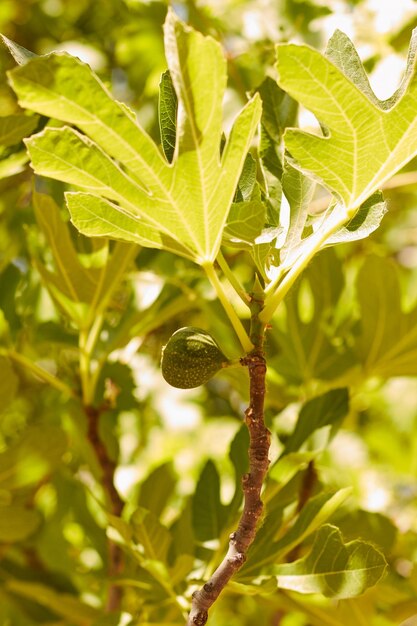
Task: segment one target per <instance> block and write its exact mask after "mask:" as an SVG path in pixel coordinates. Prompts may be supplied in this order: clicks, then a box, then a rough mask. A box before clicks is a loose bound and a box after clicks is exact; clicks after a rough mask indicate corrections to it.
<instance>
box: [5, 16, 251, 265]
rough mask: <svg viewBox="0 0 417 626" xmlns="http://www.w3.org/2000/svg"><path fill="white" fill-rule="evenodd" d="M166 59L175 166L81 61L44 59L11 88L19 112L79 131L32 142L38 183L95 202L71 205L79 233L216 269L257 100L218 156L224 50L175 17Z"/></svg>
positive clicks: (16, 73) (15, 76) (20, 71)
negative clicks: (63, 185) (69, 188)
mask: <svg viewBox="0 0 417 626" xmlns="http://www.w3.org/2000/svg"><path fill="white" fill-rule="evenodd" d="M165 49H166V55H167V61H168V68H169V72H170V76H171V78H172V84H173V85H174V88H175V92H176V96H177V98H178V115H177V123H176V127H177V128H176V145H175V151H174V158H173V162H172V164H170V163H168V162H167V161H166V159H165V158H164V157H163V155H162V154H161V153H160V151H159V150H158V147H157V146H156V144H155V143H154V142H153V141H152V140H151V138H150V137H149V136H148V135H147V134H146V133H145V131H144V130H143V129H142V128H141V127H140V126H139V125H138V123H137V122H136V120H135V119H134V116H133V114H132V112H131V111H129V110H127V107H125V106H123V105H121V104H120V103H118V102H116V101H115V100H113V98H112V97H111V95H110V94H109V92H108V91H107V89H106V88H105V87H104V86H103V85H102V83H101V82H100V81H99V79H98V78H97V77H96V76H95V75H94V74H93V73H92V72H91V70H90V68H89V67H88V66H87V65H85V64H83V63H81V62H80V61H79V60H78V59H75V58H73V57H70V56H69V55H67V54H51V55H47V56H45V57H38V58H36V59H32V60H31V61H29V62H28V63H27V64H26V65H24V66H22V67H20V68H17V69H15V70H13V71H12V72H11V73H10V81H11V84H12V86H13V88H14V90H15V91H16V93H17V95H18V98H19V102H20V104H21V106H22V107H24V108H27V109H30V110H33V111H36V112H39V113H41V114H43V115H47V116H49V117H53V118H55V119H59V120H61V121H63V122H66V123H69V124H72V125H74V126H76V127H77V128H78V129H79V130H80V131H81V133H80V132H78V131H76V130H73V129H70V128H65V127H64V128H60V129H47V130H45V131H44V132H43V133H40V134H38V135H35V136H34V137H32V138H31V139H30V140H29V141H28V142H27V145H28V150H29V153H30V156H31V159H32V165H33V167H34V169H35V171H36V172H37V173H38V174H41V175H43V176H49V177H51V178H55V179H58V180H62V181H64V182H67V183H70V184H72V185H76V186H78V187H81V188H82V189H83V190H84V191H88V192H89V193H88V194H87V195H86V194H82V195H77V196H69V198H68V204H69V207H70V210H71V212H72V219H73V221H74V223H75V224H76V225H77V227H78V228H80V230H81V232H83V233H84V234H87V235H89V236H92V235H93V236H106V237H108V236H111V237H114V238H118V239H123V240H128V241H133V242H135V243H139V244H141V245H145V246H149V247H156V248H163V249H168V250H171V251H173V252H175V253H177V254H181V255H182V256H185V257H186V258H189V259H192V260H194V261H195V262H197V263H201V264H204V263H206V262H208V263H211V262H213V261H214V260H215V258H216V256H217V253H218V250H219V247H220V243H221V237H222V231H223V227H224V225H225V222H226V218H227V214H228V212H229V208H230V205H231V203H232V200H233V197H234V194H235V190H236V187H237V184H238V181H239V176H240V173H241V171H242V168H243V165H244V161H245V157H246V154H247V151H248V149H249V146H250V143H251V141H252V138H253V135H254V133H255V130H256V126H257V123H258V121H259V118H260V113H261V105H260V99H259V97H258V96H255V97H254V98H253V99H252V100H251V101H250V102H249V103H248V104H247V106H246V107H245V108H244V109H243V111H242V112H241V113H240V115H239V116H238V118H237V120H236V122H235V124H234V126H233V128H232V131H231V133H230V136H229V139H228V141H227V142H226V145H225V148H224V150H223V152H222V155H221V156H220V144H221V137H222V100H223V95H224V90H225V87H226V63H225V59H224V57H223V54H222V51H221V47H220V45H219V44H218V43H216V42H215V41H214V40H213V39H211V38H210V37H203V36H202V35H201V34H200V33H197V32H196V31H194V30H192V29H190V28H189V27H187V26H185V25H184V24H183V23H182V22H180V20H179V19H178V18H177V17H175V15H174V13H173V12H172V11H169V12H168V17H167V20H166V23H165ZM164 103H165V104H166V98H165V100H164ZM171 104H172V103H171ZM170 106H171V105H170ZM170 114H171V115H172V114H173V113H172V106H171V112H170ZM171 130H172V129H171ZM170 137H171V140H172V132H171V135H170ZM165 139H166V137H165V136H164V139H163V141H165Z"/></svg>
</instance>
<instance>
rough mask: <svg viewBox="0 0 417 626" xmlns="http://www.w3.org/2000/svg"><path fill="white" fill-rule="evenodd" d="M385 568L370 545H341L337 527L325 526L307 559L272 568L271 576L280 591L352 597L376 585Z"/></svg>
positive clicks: (381, 558)
mask: <svg viewBox="0 0 417 626" xmlns="http://www.w3.org/2000/svg"><path fill="white" fill-rule="evenodd" d="M386 568H387V563H386V561H385V558H384V555H383V554H382V553H381V552H379V550H377V549H376V548H375V547H374V546H373V545H372V544H370V543H366V542H364V541H359V540H357V541H352V542H350V543H347V544H344V543H343V539H342V535H341V533H340V531H339V530H338V528H336V527H335V526H330V525H325V526H323V527H322V528H321V529H320V530H319V531H318V532H317V535H316V538H315V541H314V544H313V547H312V549H311V552H310V553H309V554H308V555H307V556H305V557H303V558H302V559H299V560H298V561H295V562H294V563H285V564H283V565H277V566H275V568H274V573H275V574H276V576H277V582H278V587H279V588H281V589H291V590H293V591H298V592H299V593H322V594H323V595H324V596H326V597H328V598H352V597H354V596H357V595H360V594H362V593H364V591H366V590H367V589H369V587H372V586H374V585H376V584H377V583H378V582H379V580H380V579H381V578H382V577H383V575H384V574H385V571H386Z"/></svg>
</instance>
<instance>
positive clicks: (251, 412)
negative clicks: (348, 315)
mask: <svg viewBox="0 0 417 626" xmlns="http://www.w3.org/2000/svg"><path fill="white" fill-rule="evenodd" d="M262 306H263V301H262V300H258V299H256V300H255V299H253V301H252V304H251V311H252V318H251V341H252V343H253V344H254V346H255V347H254V349H253V350H252V351H251V352H250V353H249V354H248V355H247V356H245V357H243V358H242V359H241V363H242V365H246V366H247V367H248V370H249V380H250V403H249V407H248V408H247V409H246V411H245V422H246V425H247V427H248V430H249V438H250V441H249V472H248V473H247V474H245V475H244V476H243V478H242V489H243V494H244V505H243V511H242V515H241V517H240V520H239V524H238V527H237V529H236V530H235V531H234V532H233V533H232V534H231V535H230V541H229V549H228V551H227V554H226V556H225V557H224V559H223V561H222V562H221V563H220V565H219V566H218V568H217V569H216V571H215V572H214V573H213V574H212V576H211V578H210V579H209V580H208V581H207V582H206V583H205V584H204V585H203V587H202V588H201V589H199V590H198V591H195V592H194V593H193V598H192V605H191V611H190V614H189V616H188V622H187V626H204V624H206V622H207V619H208V611H209V609H210V607H211V606H212V604H213V603H214V602H215V601H216V600H217V598H218V596H219V595H220V593H221V592H222V591H223V589H224V588H225V586H226V585H227V583H228V582H229V580H230V579H231V577H232V576H233V575H234V574H235V573H236V572H237V571H238V570H239V569H240V568H241V567H242V565H243V564H244V562H245V560H246V553H247V551H248V549H249V546H250V545H251V544H252V542H253V540H254V539H255V536H256V532H257V527H258V522H259V520H260V518H261V516H262V511H263V503H262V500H261V490H262V485H263V482H264V478H265V475H266V473H267V471H268V466H269V459H268V452H269V446H270V432H269V431H268V429H267V428H266V426H265V422H264V400H265V376H266V363H265V357H264V350H263V343H264V336H265V326H264V325H263V324H262V323H261V322H260V321H259V317H258V316H259V313H260V311H261V310H262Z"/></svg>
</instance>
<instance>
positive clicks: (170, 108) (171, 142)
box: [159, 70, 178, 163]
mask: <svg viewBox="0 0 417 626" xmlns="http://www.w3.org/2000/svg"><path fill="white" fill-rule="evenodd" d="M177 109H178V98H177V94H176V93H175V89H174V85H173V83H172V79H171V74H170V72H169V70H167V71H166V72H164V73H163V74H162V76H161V82H160V83H159V128H160V132H161V143H162V149H163V151H164V154H165V156H166V158H167V160H168V161H169V162H170V163H171V162H172V159H173V158H174V150H175V140H176V134H177Z"/></svg>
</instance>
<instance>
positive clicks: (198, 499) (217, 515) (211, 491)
mask: <svg viewBox="0 0 417 626" xmlns="http://www.w3.org/2000/svg"><path fill="white" fill-rule="evenodd" d="M192 507H193V508H192V511H193V528H194V533H195V537H196V539H197V540H198V541H208V540H210V539H216V538H217V537H218V536H219V534H220V531H221V529H222V527H223V522H224V513H225V510H224V506H223V505H222V503H221V500H220V478H219V473H218V471H217V468H216V466H215V465H214V463H213V461H210V460H209V461H207V463H206V465H205V466H204V468H203V471H202V472H201V474H200V478H199V479H198V483H197V486H196V489H195V492H194V496H193V500H192Z"/></svg>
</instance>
